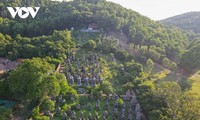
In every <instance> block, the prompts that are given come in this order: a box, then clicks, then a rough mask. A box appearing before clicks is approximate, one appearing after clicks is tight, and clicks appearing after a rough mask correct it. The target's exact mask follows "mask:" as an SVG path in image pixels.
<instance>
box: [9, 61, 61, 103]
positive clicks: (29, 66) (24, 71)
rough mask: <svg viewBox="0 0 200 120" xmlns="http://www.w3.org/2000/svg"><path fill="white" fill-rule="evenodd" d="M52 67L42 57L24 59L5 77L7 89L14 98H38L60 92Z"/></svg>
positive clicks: (55, 94)
mask: <svg viewBox="0 0 200 120" xmlns="http://www.w3.org/2000/svg"><path fill="white" fill-rule="evenodd" d="M52 71H53V67H52V65H50V64H49V63H47V62H46V61H45V60H44V59H39V58H33V59H32V60H25V61H24V62H23V63H22V64H21V65H20V66H19V67H17V68H16V69H15V70H13V71H12V72H11V75H10V76H9V77H8V78H7V80H8V86H9V90H10V91H11V92H12V93H13V94H14V98H16V99H30V100H32V99H39V98H43V97H45V96H47V95H53V96H57V95H58V94H59V93H60V85H59V81H58V80H57V79H56V76H55V75H54V73H53V72H52Z"/></svg>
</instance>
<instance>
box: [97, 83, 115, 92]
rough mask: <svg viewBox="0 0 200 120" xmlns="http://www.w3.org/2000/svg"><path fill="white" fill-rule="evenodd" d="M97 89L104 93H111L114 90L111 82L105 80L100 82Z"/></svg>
mask: <svg viewBox="0 0 200 120" xmlns="http://www.w3.org/2000/svg"><path fill="white" fill-rule="evenodd" d="M99 90H100V91H102V92H103V93H104V94H107V93H113V92H114V88H113V86H112V83H111V82H109V81H107V80H104V81H103V82H102V84H101V85H100V87H99Z"/></svg>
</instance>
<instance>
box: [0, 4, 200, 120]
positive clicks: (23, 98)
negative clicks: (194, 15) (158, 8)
mask: <svg viewBox="0 0 200 120" xmlns="http://www.w3.org/2000/svg"><path fill="white" fill-rule="evenodd" d="M7 6H40V11H39V12H38V14H37V16H36V17H35V18H34V19H33V18H31V17H28V18H26V19H21V18H19V17H16V18H15V19H13V18H11V15H10V14H9V12H8V10H7V8H6V7H7ZM0 15H1V17H0V58H1V60H0V73H1V78H0V105H1V106H0V119H1V120H4V119H14V120H16V119H33V120H52V119H55V120H65V119H71V120H76V119H78V118H79V119H80V120H83V119H84V120H85V119H89V120H98V119H101V120H118V119H129V120H134V119H135V120H146V119H148V120H164V119H166V120H168V119H176V120H182V119H186V120H189V119H194V118H195V119H194V120H199V119H200V118H199V117H200V115H199V114H200V109H199V105H200V101H199V99H198V98H197V97H198V95H199V94H196V96H193V95H192V94H187V93H188V92H187V90H191V91H189V93H190V92H191V93H194V92H196V91H198V86H197V87H195V85H196V84H198V83H199V81H198V80H197V79H198V78H197V77H198V75H195V76H194V77H191V79H192V80H194V81H192V82H193V83H194V84H190V85H187V84H186V83H185V84H186V85H185V84H183V83H184V82H185V81H184V80H185V79H186V78H188V79H190V78H189V77H188V76H187V75H185V74H184V72H187V73H190V74H192V73H193V72H196V71H197V70H198V69H199V68H200V66H199V52H198V50H199V48H200V46H199V43H200V40H192V42H191V41H189V38H188V36H187V33H186V32H183V31H182V30H180V29H178V28H175V27H172V26H168V25H163V24H160V23H159V22H155V21H153V20H150V19H149V18H147V17H145V16H142V15H140V14H139V13H137V12H135V11H132V10H130V9H127V8H124V7H122V6H121V5H119V4H115V3H112V2H107V1H106V0H73V1H70V2H58V1H54V2H52V1H50V0H30V1H27V0H7V1H1V2H0ZM190 42H191V43H190ZM193 45H195V46H193ZM19 58H20V59H21V60H22V61H21V63H20V64H19V65H16V66H15V67H14V68H13V69H10V70H7V69H6V68H5V66H6V64H8V63H10V61H14V60H17V59H19ZM190 59H192V60H193V61H192V62H188V60H190ZM188 66H190V67H188ZM182 69H183V70H182ZM196 78H197V79H196ZM195 81H196V82H195ZM184 85H185V86H184ZM166 91H167V92H166ZM7 100H11V102H14V103H15V104H16V105H15V104H14V105H8V104H9V102H7ZM188 103H191V104H188ZM12 106H13V107H12Z"/></svg>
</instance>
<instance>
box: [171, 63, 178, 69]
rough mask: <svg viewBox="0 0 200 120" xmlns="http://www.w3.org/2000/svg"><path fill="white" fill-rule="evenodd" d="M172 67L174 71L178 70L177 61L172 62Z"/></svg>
mask: <svg viewBox="0 0 200 120" xmlns="http://www.w3.org/2000/svg"><path fill="white" fill-rule="evenodd" d="M170 69H171V70H173V71H176V69H177V64H176V63H175V62H172V63H171V65H170Z"/></svg>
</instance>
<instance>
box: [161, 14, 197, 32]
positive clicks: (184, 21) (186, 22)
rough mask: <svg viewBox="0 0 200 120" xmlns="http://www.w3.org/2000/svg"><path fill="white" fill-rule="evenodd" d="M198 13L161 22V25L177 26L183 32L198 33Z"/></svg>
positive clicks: (182, 15)
mask: <svg viewBox="0 0 200 120" xmlns="http://www.w3.org/2000/svg"><path fill="white" fill-rule="evenodd" d="M199 20H200V12H189V13H184V14H181V15H177V16H174V17H171V18H167V19H164V20H161V21H160V22H161V23H164V24H169V25H174V26H177V27H179V28H181V29H183V30H186V31H189V32H194V33H200V29H199V27H198V26H199V25H200V22H199Z"/></svg>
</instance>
